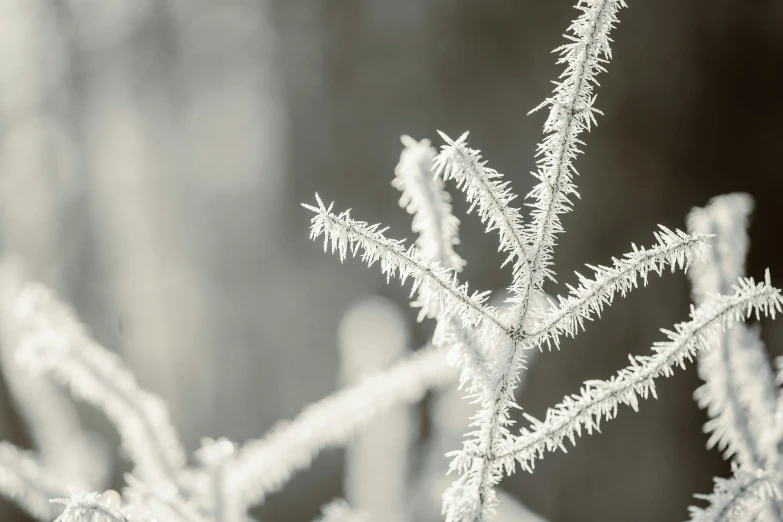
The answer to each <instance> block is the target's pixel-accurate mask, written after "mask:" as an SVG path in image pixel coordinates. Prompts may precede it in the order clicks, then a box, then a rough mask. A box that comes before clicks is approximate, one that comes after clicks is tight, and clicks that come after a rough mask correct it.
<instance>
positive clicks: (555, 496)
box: [0, 0, 783, 522]
mask: <svg viewBox="0 0 783 522" xmlns="http://www.w3.org/2000/svg"><path fill="white" fill-rule="evenodd" d="M572 3H573V2H572V0H550V1H547V2H542V1H540V0H539V1H535V0H491V1H481V2H480V1H475V0H474V1H468V0H461V1H453V0H397V1H389V0H345V1H342V2H326V1H318V0H306V1H305V0H227V1H222V2H209V1H205V0H201V1H198V0H187V1H186V0H0V246H2V250H3V251H4V252H13V253H16V254H18V255H19V256H21V257H22V258H23V259H24V261H25V263H26V265H27V268H28V271H29V273H31V274H32V275H33V276H34V277H36V278H38V279H40V280H42V281H43V282H45V283H46V284H48V285H50V286H52V287H53V288H54V289H55V290H56V291H57V292H58V293H59V295H61V296H62V297H63V298H64V299H65V300H67V301H68V302H70V303H72V304H73V306H74V307H75V308H76V310H77V311H78V313H79V315H80V317H81V318H82V320H83V321H84V322H85V323H86V324H87V325H88V326H89V328H90V329H91V331H92V332H93V334H94V336H95V337H96V338H97V339H98V340H99V341H100V342H101V343H102V344H103V345H104V346H106V347H108V348H109V349H111V350H114V351H116V352H117V353H118V354H120V355H121V356H122V357H123V358H124V359H125V360H126V361H127V362H128V364H129V365H130V366H131V367H132V368H133V369H134V370H135V372H136V375H137V378H138V380H139V381H140V382H141V384H142V385H143V386H144V387H146V388H148V389H149V390H151V391H153V392H154V393H156V394H158V395H160V396H162V397H163V398H164V399H165V400H166V401H167V402H168V403H169V404H170V406H171V411H172V416H173V420H174V423H175V425H176V426H177V428H178V429H179V430H180V431H181V433H182V436H183V438H184V441H185V444H186V446H187V448H188V449H190V450H193V449H195V448H197V447H198V444H199V441H200V439H201V437H205V436H210V437H217V436H226V437H229V438H230V439H232V440H237V441H242V440H245V439H247V438H251V437H258V436H260V435H261V434H262V433H263V432H264V431H265V430H267V429H268V428H270V427H271V426H273V425H274V424H275V422H276V421H278V420H280V419H286V418H292V417H293V416H295V415H296V414H297V412H298V411H300V409H301V408H302V407H303V406H304V405H306V404H307V403H309V402H311V401H313V400H316V399H318V398H321V397H323V396H325V395H326V394H328V393H330V392H331V391H333V390H335V389H336V388H337V387H338V386H339V385H340V383H341V378H340V370H339V357H338V349H337V332H338V325H339V323H340V320H341V318H342V316H343V315H344V314H345V312H346V310H347V309H348V308H349V306H350V305H351V304H352V303H354V302H355V301H356V300H358V299H361V298H363V297H365V296H367V295H370V294H380V295H382V296H385V297H387V298H388V299H390V300H392V301H393V302H396V303H398V304H399V305H400V306H401V307H405V306H406V303H407V290H405V289H400V288H398V287H397V286H396V285H391V286H386V285H385V283H384V280H385V279H384V278H383V277H381V276H380V275H379V273H378V270H377V269H366V268H365V267H363V266H362V265H361V263H359V262H358V261H355V260H351V261H348V262H346V263H345V265H341V264H340V263H339V261H338V259H337V258H336V257H334V256H329V255H326V254H324V253H323V252H322V251H321V248H320V244H313V243H311V242H310V241H309V240H308V221H309V216H308V212H307V211H305V210H304V209H303V208H301V207H300V206H299V203H300V202H303V201H304V202H312V201H313V194H314V192H315V191H318V192H319V194H320V195H321V196H322V198H323V199H324V200H325V201H332V200H335V201H336V203H337V208H338V209H343V208H349V207H350V208H353V209H354V215H355V217H357V218H360V219H365V220H368V221H370V222H373V223H375V222H382V223H384V224H386V225H390V226H391V229H390V232H389V233H390V235H392V236H395V237H412V233H411V232H410V229H409V227H410V218H409V216H407V215H406V213H405V212H404V211H403V210H401V209H400V208H399V207H398V206H397V199H398V194H397V192H396V191H395V190H394V189H393V188H391V186H390V183H391V179H392V173H393V168H394V166H395V164H396V162H397V160H398V158H399V153H400V149H401V145H400V142H399V136H400V135H401V134H403V133H405V134H410V135H411V136H413V137H415V138H417V139H420V138H424V137H429V138H431V139H433V142H434V143H435V144H436V145H438V146H439V145H440V140H439V139H436V138H437V134H436V132H435V131H436V129H440V130H443V131H444V132H446V133H447V134H449V135H451V136H453V137H456V136H457V135H459V134H460V133H462V132H463V131H465V130H470V131H471V136H470V143H471V145H472V146H473V147H477V148H480V149H481V150H482V151H483V153H484V156H485V158H487V159H488V160H489V162H490V165H491V166H493V167H494V168H496V169H497V170H499V171H500V172H503V173H505V174H506V176H507V177H508V178H509V179H510V180H511V181H512V183H513V186H514V188H515V191H516V192H517V193H518V194H520V195H524V194H526V193H527V192H528V191H529V189H530V188H531V187H532V185H533V178H532V177H531V176H530V175H529V174H528V173H529V171H531V170H533V166H534V151H535V146H536V143H537V142H538V141H539V140H540V139H541V127H542V125H543V121H544V118H545V115H544V113H535V114H533V115H531V116H526V113H527V112H528V111H529V110H530V109H531V108H533V107H535V106H536V105H537V104H538V103H539V102H540V101H541V100H543V99H544V98H545V97H547V96H548V95H549V93H550V92H551V87H552V85H551V83H550V81H551V80H553V79H555V78H556V77H557V76H558V75H559V73H560V71H561V67H560V66H557V65H555V56H554V55H552V54H550V51H551V50H552V49H553V48H555V47H557V46H559V45H561V44H562V43H563V42H564V39H563V38H562V36H561V35H562V33H563V32H564V31H565V29H566V27H567V26H568V24H569V22H570V21H571V19H572V18H573V17H575V16H576V11H574V10H573V9H572ZM629 3H630V7H629V9H627V10H623V11H622V12H621V14H620V18H621V23H620V25H619V26H618V28H617V29H616V30H615V32H614V33H613V37H614V40H615V42H616V43H615V45H614V58H613V60H612V62H611V64H610V65H609V73H608V74H604V75H602V76H601V77H600V81H601V87H600V88H599V89H598V101H597V106H598V107H599V108H600V109H601V110H602V111H603V112H604V114H605V116H604V117H601V118H600V120H599V126H598V128H597V129H594V130H593V131H592V132H591V133H590V134H589V135H587V136H585V141H586V142H587V145H586V147H585V150H586V152H587V154H586V155H585V156H584V157H581V158H580V159H579V160H578V162H577V168H578V169H579V171H580V173H581V176H580V177H579V179H577V184H578V187H579V191H580V194H581V200H578V201H576V205H575V210H574V212H573V213H572V214H569V215H567V216H565V217H564V219H563V222H564V226H565V228H566V230H567V233H566V234H565V235H564V236H562V239H561V242H560V243H561V244H560V245H559V247H558V248H557V250H556V260H557V265H556V268H557V270H558V274H559V278H558V279H559V281H560V282H561V283H562V282H572V283H573V282H574V281H575V279H576V278H575V276H573V271H574V270H575V269H578V268H579V267H580V266H582V265H583V264H584V263H593V264H595V263H608V262H610V257H611V256H612V255H620V254H622V253H623V252H625V251H627V250H628V249H629V246H630V243H631V241H635V242H636V243H637V244H645V245H646V244H650V243H651V242H652V241H653V237H652V231H653V230H654V229H655V226H656V224H658V223H661V224H664V225H667V226H669V227H679V228H684V226H685V225H684V218H685V215H686V213H687V212H688V210H689V209H690V208H691V207H693V206H697V205H698V206H702V205H704V204H705V203H706V202H707V200H708V199H709V198H710V197H712V196H714V195H717V194H721V193H725V192H729V191H747V192H749V193H750V194H752V195H753V197H754V198H755V199H756V211H755V214H754V218H753V225H752V228H751V231H750V235H751V253H750V258H749V265H748V272H749V274H750V275H754V276H757V277H759V276H761V275H762V274H763V269H764V268H765V267H767V266H769V267H770V269H771V270H772V274H773V283H774V284H775V285H776V286H781V285H783V258H781V257H779V256H778V255H777V253H778V245H777V241H778V234H779V230H780V229H781V226H783V211H781V209H780V201H781V196H780V194H781V189H783V178H782V177H781V174H780V167H779V149H780V147H781V141H783V130H781V127H780V122H781V120H782V119H783V104H781V103H780V102H779V93H780V85H781V81H783V2H781V1H780V0H746V1H745V2H736V1H729V0H712V1H711V2H703V1H696V0H656V1H655V2H629ZM452 193H454V191H452ZM454 196H455V197H454V199H455V207H456V210H457V215H458V216H459V217H460V219H461V220H462V228H461V232H462V238H463V241H462V245H461V246H460V248H459V250H458V252H459V253H460V254H461V255H462V256H463V257H464V258H466V259H467V261H468V266H467V268H466V270H465V276H466V278H467V279H469V280H470V281H471V284H472V285H473V286H474V287H475V288H481V289H503V288H504V287H505V286H506V285H507V284H508V282H509V281H510V273H509V271H507V270H498V269H497V267H498V266H499V264H500V263H499V257H498V256H497V255H495V253H494V251H495V250H496V242H495V237H494V236H490V235H484V234H483V232H482V227H481V226H480V225H479V224H478V220H477V219H476V218H475V217H474V216H467V217H465V216H464V214H463V212H464V211H465V205H464V201H463V200H462V198H461V196H460V195H459V194H454ZM548 291H549V292H550V293H555V294H556V293H559V292H562V290H560V289H558V288H557V287H556V286H554V285H553V286H550V287H549V288H548ZM688 306H689V288H688V284H687V281H686V278H685V277H684V276H683V275H682V274H675V275H673V276H672V275H667V276H665V277H664V278H661V279H658V278H653V279H652V280H651V284H650V287H649V288H648V289H645V290H642V291H637V292H634V293H633V294H632V295H631V296H630V297H629V298H627V299H626V300H624V301H623V302H622V304H621V305H620V304H619V303H617V304H616V305H615V306H614V307H612V308H611V309H610V310H609V311H608V312H607V313H606V314H605V315H604V318H603V320H601V321H600V322H598V323H595V324H591V325H590V326H589V329H588V332H587V333H586V334H583V335H580V336H579V339H578V341H576V342H574V341H567V342H565V343H564V344H563V347H562V350H561V353H551V354H550V353H545V354H542V355H541V356H540V357H539V358H538V360H537V361H536V362H535V364H534V365H532V366H531V369H530V372H529V374H528V375H527V380H526V387H525V389H524V391H523V393H522V395H521V396H520V399H519V400H520V402H521V404H522V405H523V406H524V407H525V408H526V410H527V411H529V412H530V413H531V414H533V415H535V416H538V417H542V416H543V415H544V413H545V411H546V408H547V407H548V406H551V405H553V404H555V403H556V402H557V401H559V400H560V399H561V398H562V396H563V395H565V394H567V393H572V392H575V391H577V390H578V387H579V384H580V383H581V382H582V381H583V380H585V379H594V378H607V377H609V376H610V375H611V374H612V373H613V372H614V371H616V370H617V369H619V368H620V367H622V366H625V364H626V363H627V358H626V357H627V353H629V352H630V353H635V354H640V353H645V351H647V350H649V346H650V345H651V343H653V342H654V341H656V340H659V339H661V334H660V333H659V332H658V328H661V327H667V328H669V327H671V326H672V325H673V324H674V323H675V322H678V321H681V320H683V319H685V318H686V316H687V313H688ZM404 309H405V316H404V321H405V322H406V323H407V324H408V325H410V326H409V328H411V339H412V340H411V341H410V345H411V348H415V347H416V346H418V345H420V344H421V343H423V342H425V341H426V339H427V336H428V334H429V333H430V331H431V328H432V325H431V324H423V325H414V322H415V311H413V310H410V309H407V308H404ZM763 331H764V338H765V339H766V340H767V342H768V344H769V349H770V351H771V352H772V353H773V354H780V353H782V352H783V326H781V325H780V324H778V325H776V324H774V323H765V324H764V325H763ZM698 385H699V381H698V378H697V376H696V371H695V367H694V366H690V367H689V368H688V369H687V370H685V371H678V372H677V373H676V375H675V376H674V377H673V378H670V379H667V380H665V381H663V382H661V383H660V385H659V391H658V392H659V399H658V400H657V401H656V400H651V401H645V402H644V403H643V404H642V408H641V412H640V413H639V414H634V413H633V412H632V411H631V410H630V409H627V408H626V409H623V410H621V412H620V414H619V417H618V419H616V420H615V421H614V422H612V423H610V424H606V425H605V426H604V427H603V434H602V435H600V436H591V437H586V438H583V439H582V440H581V441H580V443H579V444H578V446H577V447H576V448H574V449H572V450H570V451H569V453H568V454H567V455H566V454H562V453H557V454H552V455H549V456H547V458H546V459H545V460H543V461H541V462H540V463H539V464H538V465H537V467H536V472H535V474H534V475H530V474H527V473H524V472H518V473H517V474H515V475H514V476H512V477H510V478H507V479H506V480H505V481H504V482H503V483H502V487H503V489H505V490H506V491H508V492H509V493H510V494H511V495H513V496H515V497H517V498H519V499H521V500H522V501H523V502H524V503H525V504H526V505H527V506H528V507H530V508H531V509H533V510H534V511H536V512H538V513H540V514H541V515H542V516H544V517H546V518H548V519H549V520H551V521H553V522H555V521H571V520H580V521H593V520H595V521H598V520H636V521H653V520H656V521H657V520H680V519H684V518H686V516H687V512H686V506H687V505H689V504H690V503H692V495H693V493H697V492H701V493H705V492H708V491H710V490H711V489H712V483H711V477H713V476H714V475H722V476H726V475H728V473H729V470H728V466H727V464H725V463H724V462H723V460H722V458H721V456H720V454H719V453H718V451H717V450H711V451H707V450H706V449H705V444H706V441H707V436H706V435H704V434H703V433H702V425H703V423H704V421H705V418H706V417H705V414H704V413H703V412H702V411H700V410H698V408H697V407H696V405H695V403H694V401H693V400H692V392H693V390H694V389H695V388H696V387H697V386H698ZM422 411H423V415H422V416H421V418H422V427H421V428H420V430H419V432H420V433H419V435H418V436H420V437H421V438H426V436H427V433H428V430H427V428H426V425H427V415H426V411H427V409H426V405H425V407H424V409H423V410H422ZM82 414H83V416H84V419H85V422H86V423H87V424H88V425H89V426H90V427H91V428H94V429H96V430H98V431H99V432H101V433H102V434H104V435H105V437H106V439H107V440H108V443H109V446H110V447H115V446H116V444H117V442H118V438H117V436H116V435H115V434H114V432H113V431H112V429H111V426H109V424H108V423H107V422H106V421H105V420H103V418H102V417H101V416H100V415H99V414H97V413H96V412H94V411H92V410H88V409H84V411H82ZM0 438H2V439H8V440H11V441H13V442H15V443H18V444H20V445H23V446H27V447H30V444H31V442H30V437H29V434H28V433H26V430H25V428H24V425H23V424H22V423H21V421H20V417H19V412H17V411H16V410H15V408H14V406H12V402H11V400H10V398H9V395H8V393H7V392H6V391H5V390H3V391H0ZM455 449H456V448H455ZM445 462H446V461H445V458H444V468H445ZM123 466H125V465H124V464H123V463H122V462H118V463H117V465H116V466H115V468H116V469H115V470H114V476H115V486H116V487H119V485H120V484H121V477H122V471H123V470H124V469H126V468H125V467H123ZM344 471H345V466H344V452H343V451H336V450H333V451H328V452H326V453H324V454H323V455H321V456H320V457H319V458H318V460H317V461H316V462H315V463H314V465H313V466H312V468H311V469H310V470H308V471H306V472H303V473H300V474H299V475H297V477H296V478H295V480H294V481H293V482H292V483H290V484H289V485H288V487H286V488H285V489H284V490H283V491H282V492H280V493H277V494H275V495H273V496H271V497H270V498H269V499H268V501H267V502H266V504H265V505H264V506H262V507H261V508H259V510H258V512H257V514H258V515H259V516H260V517H261V518H262V519H263V520H269V521H274V520H278V521H282V520H285V521H300V520H301V521H305V520H310V519H312V518H313V517H314V516H315V515H316V514H317V513H318V510H319V507H320V506H321V505H322V504H324V503H326V502H328V501H329V500H330V499H331V498H333V497H335V496H338V495H341V494H342V489H341V488H342V486H341V484H342V478H341V477H343V475H344ZM0 519H2V520H4V521H8V522H17V521H22V520H27V519H25V518H24V517H23V516H22V515H21V513H20V512H19V511H17V510H16V509H15V508H13V507H12V506H11V505H10V504H7V503H3V504H2V511H0Z"/></svg>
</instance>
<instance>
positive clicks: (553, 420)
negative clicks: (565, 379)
mask: <svg viewBox="0 0 783 522" xmlns="http://www.w3.org/2000/svg"><path fill="white" fill-rule="evenodd" d="M782 303H783V298H782V297H781V294H780V291H779V290H778V289H776V288H773V287H772V286H771V284H770V281H769V272H767V276H766V281H765V282H764V283H759V284H756V283H755V282H754V281H753V280H752V279H742V280H740V281H739V283H738V284H737V285H736V286H735V292H734V294H733V295H731V296H717V297H715V298H713V299H711V300H710V301H708V302H707V303H705V304H704V305H702V306H701V307H699V308H696V309H694V310H693V311H692V312H691V320H690V321H687V322H684V323H680V324H678V325H675V331H673V332H671V331H666V330H662V331H663V332H664V333H665V334H666V335H667V336H668V338H669V340H668V341H665V342H659V343H656V344H655V345H654V346H653V351H654V352H655V353H654V354H653V355H651V356H629V359H630V360H631V365H630V366H628V367H626V368H624V369H623V370H620V371H619V372H618V373H617V375H615V376H614V377H612V378H611V379H610V380H608V381H587V382H585V383H584V385H583V387H582V389H581V390H580V393H578V394H576V395H572V396H568V397H565V398H564V399H563V401H562V402H561V403H560V404H558V405H557V406H555V407H554V408H551V409H550V410H549V411H548V412H547V415H546V420H545V421H543V422H541V421H538V420H536V419H534V418H532V417H529V416H528V420H530V422H531V424H532V426H531V429H527V428H524V429H523V430H522V433H521V435H520V436H519V437H518V438H517V440H516V441H515V442H514V445H513V449H512V451H510V452H508V453H505V454H498V455H496V456H495V460H496V461H497V463H498V464H499V465H505V466H512V467H513V462H512V459H516V460H517V461H518V462H519V463H520V464H521V466H522V467H523V468H524V469H525V470H527V471H532V469H533V466H534V463H535V461H536V459H538V458H542V457H543V455H544V453H545V452H546V451H554V450H556V449H558V448H560V449H563V450H565V446H564V445H563V442H564V439H566V438H568V439H569V440H570V441H571V443H572V444H574V443H575V442H576V437H578V436H579V435H581V432H582V429H585V430H586V431H587V433H588V434H590V433H592V431H593V430H597V429H598V428H599V426H600V422H601V420H602V419H604V418H605V419H607V420H609V419H612V418H614V417H615V415H616V414H617V407H618V406H619V405H620V404H626V405H628V406H631V408H633V409H634V410H637V409H638V407H639V398H647V397H648V396H649V395H652V396H653V397H654V396H655V379H656V378H658V377H661V376H664V377H668V376H670V375H671V374H672V373H673V371H674V367H675V366H680V367H684V365H685V361H686V360H692V358H693V356H694V355H695V354H696V353H697V352H700V351H703V350H707V349H709V348H710V340H711V336H712V335H714V334H715V333H716V332H718V331H721V330H724V329H726V328H727V327H729V326H731V325H732V324H733V323H734V322H736V321H739V320H743V319H744V318H745V317H748V316H750V315H751V314H753V313H755V314H756V316H757V317H759V316H760V315H762V314H763V315H769V316H771V317H773V318H774V317H775V314H776V313H777V312H780V311H781V304H782Z"/></svg>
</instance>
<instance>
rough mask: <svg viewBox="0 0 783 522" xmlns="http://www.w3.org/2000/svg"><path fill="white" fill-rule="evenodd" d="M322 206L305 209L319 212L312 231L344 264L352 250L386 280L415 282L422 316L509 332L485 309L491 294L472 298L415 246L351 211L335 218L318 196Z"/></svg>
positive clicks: (446, 271) (444, 270) (478, 294)
mask: <svg viewBox="0 0 783 522" xmlns="http://www.w3.org/2000/svg"><path fill="white" fill-rule="evenodd" d="M316 201H317V205H318V206H311V205H305V204H303V205H302V206H303V207H305V208H306V209H308V210H311V211H312V212H314V213H315V216H314V217H313V218H312V222H311V223H312V224H311V228H310V237H311V239H316V238H318V237H320V236H321V235H323V236H324V250H327V249H328V248H329V244H330V242H331V250H332V252H334V251H337V252H338V253H339V256H340V260H341V261H342V260H345V258H346V257H347V255H348V252H349V251H350V252H351V254H352V255H354V256H355V255H356V254H357V253H358V251H359V250H361V251H362V260H363V261H364V262H365V263H367V265H368V266H371V265H372V264H373V263H375V262H376V261H377V262H379V263H380V265H381V272H382V273H383V274H385V275H386V279H387V281H388V280H389V279H390V278H392V277H394V276H397V277H399V279H400V281H401V282H402V283H403V284H404V283H405V281H406V280H407V279H408V278H411V279H413V287H412V289H411V293H414V292H416V290H419V289H420V288H421V290H420V292H419V293H420V296H421V297H422V299H421V302H420V304H421V306H422V314H424V315H425V316H426V317H437V318H439V319H441V320H443V321H449V320H451V318H452V317H455V316H457V317H459V318H460V319H461V320H462V322H463V323H464V324H465V325H469V326H478V325H479V324H481V323H482V321H487V322H490V323H493V324H495V325H496V326H498V327H499V328H501V329H503V330H504V331H507V332H508V331H509V328H508V326H506V325H505V324H503V323H502V322H501V321H500V320H499V319H498V318H497V317H495V313H494V310H493V309H492V308H491V307H488V306H486V305H485V304H484V302H485V301H486V298H487V294H488V292H483V293H478V292H474V293H473V294H469V293H468V285H467V284H464V285H457V284H456V281H455V279H454V275H453V273H452V272H451V271H449V270H447V269H446V268H443V267H442V266H440V265H438V264H432V265H430V264H428V263H427V262H425V261H424V260H422V259H421V258H420V256H419V254H418V252H417V250H416V248H414V247H408V248H405V246H404V242H403V241H400V240H395V239H388V238H386V237H385V236H384V235H383V232H384V231H385V229H383V230H381V229H379V225H369V224H367V223H366V222H364V221H358V220H355V219H352V218H351V216H350V211H345V212H342V213H340V214H334V213H332V205H330V206H329V207H328V208H327V207H326V206H325V205H324V204H323V202H322V201H321V198H319V197H318V195H317V194H316Z"/></svg>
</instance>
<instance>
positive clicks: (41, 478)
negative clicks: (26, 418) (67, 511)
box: [0, 442, 68, 522]
mask: <svg viewBox="0 0 783 522" xmlns="http://www.w3.org/2000/svg"><path fill="white" fill-rule="evenodd" d="M0 494H2V495H3V496H4V497H6V498H9V499H11V500H13V501H14V502H16V503H17V504H18V505H19V506H20V507H21V508H22V509H24V510H25V511H27V512H28V513H29V514H30V515H32V516H34V517H36V518H37V519H39V520H42V521H45V522H48V521H50V520H52V518H54V517H56V516H57V514H58V513H60V512H61V511H62V509H61V508H60V507H59V506H53V505H52V504H51V503H50V502H49V501H50V500H51V499H53V498H59V497H62V496H65V495H68V485H67V483H66V482H65V481H63V480H61V479H60V478H58V477H55V476H53V475H51V474H50V472H49V471H48V470H46V469H44V468H42V467H41V466H40V465H39V463H38V461H37V460H36V459H35V457H34V456H32V455H31V454H30V453H28V452H26V451H22V450H20V449H19V448H17V447H16V446H14V445H13V444H9V443H7V442H0Z"/></svg>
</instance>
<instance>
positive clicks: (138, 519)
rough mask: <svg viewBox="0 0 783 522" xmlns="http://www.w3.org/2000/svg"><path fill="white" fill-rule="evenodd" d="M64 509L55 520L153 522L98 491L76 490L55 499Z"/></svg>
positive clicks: (67, 521) (68, 521)
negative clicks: (69, 494) (64, 496)
mask: <svg viewBox="0 0 783 522" xmlns="http://www.w3.org/2000/svg"><path fill="white" fill-rule="evenodd" d="M54 502H56V503H58V504H64V505H65V509H64V510H63V512H62V514H61V515H60V516H59V517H57V520H55V522H155V521H154V520H153V519H148V518H147V517H143V516H140V515H137V514H131V513H130V511H129V510H128V509H127V508H123V507H121V506H120V505H119V504H118V503H116V502H114V501H113V500H112V499H111V498H110V497H106V496H103V495H101V494H100V493H85V492H78V493H74V494H73V495H71V496H70V498H60V499H56V500H55V501H54Z"/></svg>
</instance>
